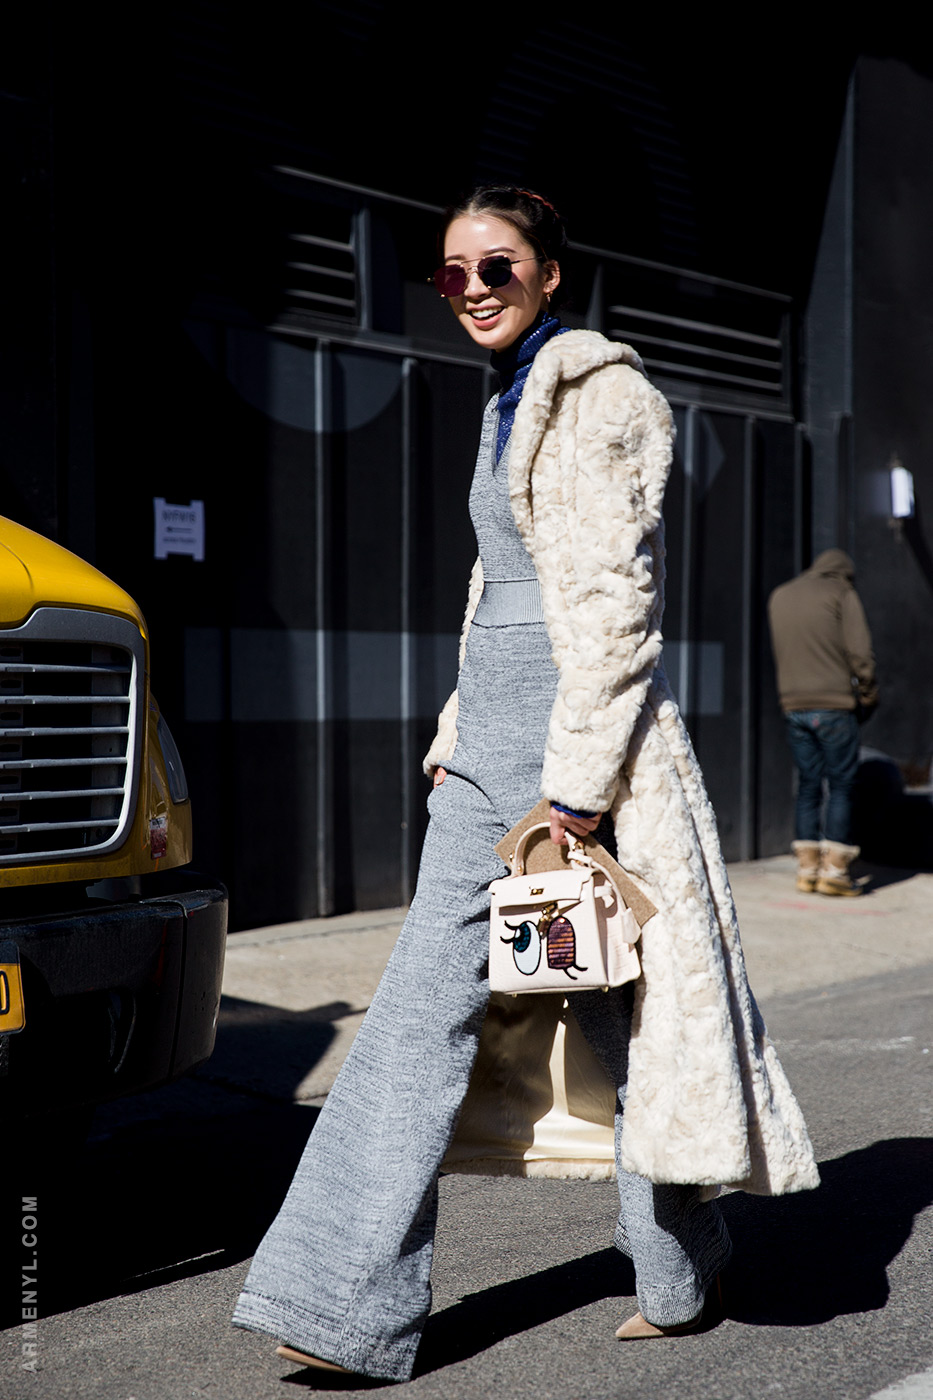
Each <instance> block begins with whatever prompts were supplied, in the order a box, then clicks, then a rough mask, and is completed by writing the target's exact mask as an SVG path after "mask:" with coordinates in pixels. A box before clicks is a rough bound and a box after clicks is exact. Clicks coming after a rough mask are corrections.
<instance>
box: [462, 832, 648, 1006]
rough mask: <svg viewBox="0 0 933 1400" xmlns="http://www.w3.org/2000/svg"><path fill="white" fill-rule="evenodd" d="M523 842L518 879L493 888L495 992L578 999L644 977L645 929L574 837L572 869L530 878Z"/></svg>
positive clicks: (523, 841) (515, 865)
mask: <svg viewBox="0 0 933 1400" xmlns="http://www.w3.org/2000/svg"><path fill="white" fill-rule="evenodd" d="M542 825H543V826H544V827H545V828H546V827H547V823H539V824H536V825H534V826H531V827H529V828H528V829H527V830H526V831H525V832H524V833H523V834H522V836H521V838H520V840H519V841H518V843H517V845H516V847H515V853H514V856H513V857H512V872H513V873H512V874H511V875H507V876H504V877H503V878H502V879H501V880H493V882H492V884H491V885H490V886H489V894H490V898H491V906H490V911H489V986H490V989H491V990H492V991H494V992H511V993H512V994H513V995H514V994H517V993H519V992H565V993H566V992H572V991H583V990H589V989H592V988H594V987H605V988H607V987H619V986H621V985H622V983H623V982H631V981H633V980H634V979H635V978H636V977H637V976H638V975H639V973H640V972H641V964H640V962H639V959H638V953H637V951H636V949H635V944H636V943H637V942H638V939H639V938H640V936H641V929H640V928H639V926H638V923H637V922H636V920H635V916H634V914H633V913H632V911H631V909H629V908H628V906H627V905H626V903H625V900H624V899H623V897H622V895H621V893H620V892H619V889H618V887H617V885H616V883H615V881H614V880H613V879H612V877H611V875H610V874H609V872H608V871H607V870H606V869H605V868H604V867H603V866H601V865H600V864H599V863H598V862H597V861H595V860H594V859H593V858H592V857H591V856H588V855H586V853H585V852H584V848H583V846H582V844H581V843H580V842H579V841H577V840H576V838H575V837H574V835H573V833H572V832H569V831H568V832H567V840H568V843H570V853H569V859H570V865H569V866H568V867H564V868H563V869H560V870H539V871H536V872H535V873H533V874H526V873H525V847H526V845H527V842H528V839H529V837H530V836H531V835H532V833H533V832H536V831H540V830H541V829H542Z"/></svg>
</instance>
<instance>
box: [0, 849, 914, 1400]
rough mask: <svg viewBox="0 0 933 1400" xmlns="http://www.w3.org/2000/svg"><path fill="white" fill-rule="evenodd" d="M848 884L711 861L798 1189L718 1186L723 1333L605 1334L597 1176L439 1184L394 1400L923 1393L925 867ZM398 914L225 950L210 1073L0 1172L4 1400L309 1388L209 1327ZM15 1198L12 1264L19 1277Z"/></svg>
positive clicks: (864, 1399) (822, 1397)
mask: <svg viewBox="0 0 933 1400" xmlns="http://www.w3.org/2000/svg"><path fill="white" fill-rule="evenodd" d="M862 873H863V874H864V875H866V876H867V875H869V874H870V876H871V880H870V883H868V885H867V886H866V891H865V893H864V895H863V896H862V897H860V898H858V899H844V900H843V899H840V900H831V899H827V898H825V897H820V896H807V895H801V894H798V893H797V892H796V890H795V889H794V883H793V863H792V861H791V860H790V858H789V857H778V858H776V859H773V860H766V861H760V862H753V863H750V864H746V865H740V866H734V867H732V869H731V871H730V874H731V877H732V881H733V888H734V891H735V895H736V901H737V904H738V907H739V913H740V920H741V924H742V933H743V943H744V946H745V951H746V959H747V963H748V967H749V974H750V978H751V981H752V985H753V987H754V988H755V991H756V994H757V996H758V999H759V1002H760V1003H761V1005H762V1009H763V1011H764V1014H765V1018H766V1020H767V1021H768V1024H769V1028H770V1030H771V1033H772V1036H773V1037H774V1039H775V1041H776V1042H777V1045H778V1050H779V1053H780V1055H781V1058H782V1061H783V1063H784V1065H785V1068H786V1069H787V1071H788V1074H789V1076H790V1079H791V1082H792V1084H793V1086H794V1088H795V1091H796V1093H797V1095H798V1097H799V1099H800V1101H801V1104H802V1106H803V1108H804V1112H805V1114H806V1117H807V1121H808V1125H809V1128H810V1133H811V1137H812V1138H813V1142H814V1146H815V1147H816V1150H817V1156H818V1158H819V1160H820V1164H821V1175H822V1185H821V1187H820V1189H819V1190H818V1191H815V1192H808V1193H804V1194H802V1195H799V1196H792V1197H786V1198H782V1199H764V1198H760V1197H749V1196H746V1195H744V1194H742V1193H728V1194H727V1195H725V1197H724V1198H723V1209H724V1212H725V1214H726V1216H727V1219H728V1223H729V1226H730V1229H731V1231H732V1234H733V1239H734V1241H735V1246H736V1253H735V1258H734V1261H733V1263H732V1265H731V1266H730V1269H729V1271H728V1275H727V1277H726V1280H725V1283H726V1312H727V1317H726V1320H725V1321H724V1322H723V1323H722V1324H721V1325H720V1326H718V1327H716V1328H714V1329H713V1330H711V1331H709V1332H706V1333H703V1334H701V1335H698V1336H695V1337H690V1338H682V1339H678V1340H676V1341H666V1342H662V1343H659V1344H656V1343H653V1344H647V1343H641V1344H628V1345H623V1344H621V1343H618V1342H616V1341H615V1340H614V1338H613V1332H614V1329H615V1327H616V1326H617V1325H618V1323H619V1322H620V1321H621V1320H622V1319H623V1318H624V1317H626V1316H628V1314H629V1313H630V1312H631V1311H633V1309H634V1303H633V1300H632V1297H631V1295H632V1292H633V1287H634V1283H633V1279H632V1276H631V1270H630V1267H629V1266H628V1265H627V1264H626V1263H625V1261H624V1260H621V1258H620V1257H619V1256H618V1255H617V1254H616V1253H615V1251H614V1250H613V1249H612V1248H611V1233H612V1225H613V1221H614V1214H615V1208H616V1206H615V1201H616V1196H615V1187H614V1185H613V1184H612V1183H598V1182H597V1183H573V1182H559V1181H538V1182H521V1181H510V1180H502V1179H488V1178H481V1177H454V1176H450V1177H445V1178H444V1179H443V1180H442V1182H441V1215H440V1224H439V1229H438V1241H437V1254H436V1262H435V1270H434V1283H435V1298H434V1310H433V1313H432V1317H431V1319H430V1321H429V1324H428V1327H427V1330H426V1333H425V1337H424V1341H423V1343H422V1348H421V1352H420V1354H419V1362H418V1369H417V1372H416V1376H415V1379H414V1380H413V1381H412V1382H410V1383H409V1384H408V1385H407V1386H406V1387H403V1388H402V1389H404V1391H405V1393H406V1394H407V1393H411V1394H412V1395H413V1396H417V1397H419V1400H420V1397H432V1398H433V1397H444V1400H454V1398H455V1397H464V1400H479V1397H493V1396H496V1397H498V1396H500V1395H505V1396H509V1397H512V1396H514V1397H526V1396H527V1397H534V1400H550V1397H554V1400H603V1397H606V1400H608V1397H614V1398H616V1397H617V1398H618V1400H628V1397H638V1398H639V1400H667V1397H674V1396H677V1397H678V1400H683V1397H694V1396H695V1397H704V1398H706V1397H713V1398H714V1400H733V1397H734V1398H735V1400H740V1398H741V1400H745V1398H746V1397H753V1396H754V1397H756V1400H757V1397H760V1396H778V1397H781V1400H850V1398H851V1400H868V1397H877V1396H881V1395H883V1396H884V1400H933V1333H931V1325H930V1317H931V1314H933V1270H931V1267H930V1264H931V1259H933V1209H931V1202H933V1100H931V1095H930V1084H931V1060H933V1016H931V1008H933V938H931V919H930V908H931V902H933V875H929V874H914V873H911V872H909V871H903V870H888V869H881V868H879V867H873V868H871V870H870V871H869V869H868V868H867V867H866V868H864V870H863V872H862ZM403 912H404V911H401V910H387V911H379V912H377V913H363V914H355V915H347V916H343V917H340V918H336V919H329V920H311V921H307V922H304V923H299V924H289V925H284V926H280V927H277V928H269V929H257V930H252V931H250V932H246V933H238V934H234V935H232V936H231V938H230V940H229V948H228V957H227V970H226V976H225V982H224V992H225V995H224V1003H223V1008H222V1016H221V1023H220V1026H219V1030H218V1040H217V1048H216V1051H215V1054H214V1057H213V1059H212V1060H211V1061H210V1063H209V1064H208V1065H206V1066H205V1067H204V1068H203V1069H202V1070H200V1071H198V1072H197V1073H196V1074H195V1075H194V1076H191V1077H189V1078H188V1079H187V1080H185V1081H182V1082H180V1083H179V1084H176V1085H172V1086H169V1087H168V1088H166V1089H163V1090H159V1091H157V1092H155V1093H152V1094H147V1095H141V1096H139V1097H137V1098H135V1099H131V1100H126V1101H124V1102H121V1103H117V1104H113V1105H110V1106H108V1107H107V1108H105V1109H102V1110H100V1111H99V1112H98V1115H97V1118H96V1121H95V1125H94V1127H93V1129H92V1133H91V1137H90V1140H89V1142H88V1144H87V1146H86V1147H85V1149H84V1150H83V1151H81V1152H79V1151H76V1150H74V1149H69V1148H68V1147H67V1144H63V1150H62V1154H61V1159H60V1160H59V1161H58V1162H57V1163H56V1167H57V1170H56V1171H55V1172H54V1173H52V1174H50V1176H49V1178H48V1179H45V1178H43V1179H41V1180H39V1181H38V1182H37V1183H35V1182H34V1183H33V1184H32V1186H30V1184H29V1183H26V1182H22V1183H19V1184H17V1187H16V1194H14V1193H13V1191H12V1189H11V1185H10V1184H9V1183H8V1185H7V1189H6V1191H5V1192H4V1195H3V1200H2V1209H3V1225H4V1234H3V1238H4V1240H6V1241H8V1242H9V1241H12V1244H8V1245H7V1246H6V1248H5V1250H4V1264H5V1265H6V1267H5V1269H4V1282H5V1283H6V1284H7V1285H9V1284H10V1281H11V1279H16V1278H18V1277H22V1278H23V1279H25V1278H27V1277H30V1278H37V1287H36V1291H37V1293H38V1312H39V1317H38V1321H37V1323H36V1328H35V1332H34V1333H33V1332H32V1331H30V1330H28V1328H27V1330H25V1331H24V1323H23V1319H22V1311H23V1308H22V1304H21V1298H20V1296H19V1290H20V1285H19V1283H17V1284H16V1288H15V1289H14V1290H13V1292H14V1293H15V1294H16V1296H15V1298H13V1299H12V1301H11V1299H10V1288H9V1287H7V1289H6V1298H5V1311H4V1314H3V1323H4V1326H5V1329H6V1330H5V1331H3V1332H2V1334H0V1397H3V1400H6V1397H10V1400H20V1397H26V1396H36V1397H40V1400H46V1397H48V1400H71V1397H85V1396H86V1397H95V1400H97V1397H99V1398H100V1400H175V1397H188V1396H198V1397H211V1398H212V1400H213V1397H217V1400H221V1397H222V1398H223V1400H241V1397H242V1400H246V1397H249V1400H257V1398H260V1397H266V1396H269V1397H272V1396H276V1395H283V1394H288V1393H289V1392H287V1391H283V1390H282V1388H281V1387H282V1385H283V1384H285V1385H290V1386H298V1387H302V1386H304V1387H306V1388H321V1381H320V1379H319V1378H318V1377H317V1376H316V1375H315V1374H313V1373H311V1372H307V1371H305V1370H304V1369H301V1370H297V1371H296V1370H295V1368H293V1367H291V1366H289V1364H288V1363H286V1362H282V1361H280V1360H279V1359H278V1358H277V1357H276V1356H275V1354H274V1349H273V1346H274V1344H273V1343H272V1342H271V1341H270V1340H269V1339H267V1338H264V1337H260V1336H257V1335H255V1334H253V1333H247V1332H243V1331H240V1330H237V1329H233V1328H231V1327H230V1325H229V1315H230V1311H231V1309H232V1306H233V1302H234V1300H235V1297H236V1294H237V1291H238V1289H239V1287H240V1285H241V1283H242V1280H243V1278H244V1276H245V1273H246V1269H247V1267H248V1262H249V1258H250V1256H251V1254H252V1252H253V1250H254V1248H255V1245H256V1243H257V1241H258V1239H259V1238H260V1237H261V1235H262V1233H263V1231H264V1229H265V1228H266V1225H267V1224H268V1222H269V1220H270V1219H271V1218H272V1216H273V1215H274V1213H275V1210H276V1209H277V1206H278V1204H279V1201H280V1200H281V1196H282V1194H283V1192H284V1190H285V1188H286V1186H287V1184H288V1181H289V1179H290V1176H291V1172H292V1170H293V1168H294V1164H295V1162H296V1160H297V1157H298V1155H299V1154H300V1152H301V1149H302V1147H303V1144H304V1141H305V1139H306V1137H307V1133H308V1130H309V1128H310V1127H311V1126H312V1124H313V1121H314V1118H315V1116H316V1112H317V1108H318V1107H319V1105H320V1104H321V1103H322V1102H323V1100H324V1097H325V1096H326V1094H327V1091H328V1088H329V1086H330V1084H331V1083H332V1082H333V1078H334V1075H335V1073H336V1071H337V1069H338V1068H339V1065H340V1063H341V1061H342V1059H343V1056H344V1054H345V1053H346V1050H347V1047H348V1045H349V1043H350V1041H351V1040H352V1037H353V1034H354V1033H355V1031H356V1028H357V1026H358V1025H359V1022H360V1020H361V1019H362V1016H363V1014H364V1012H365V1009H366V1006H367V1005H368V1002H369V999H370V997H371V995H372V991H373V989H374V987H375V985H376V983H377V982H378V979H379V975H380V973H381V970H382V967H383V965H384V963H385V960H386V958H387V956H388V954H389V952H390V950H391V947H392V943H393V941H394V938H395V936H396V934H397V932H398V928H399V926H400V924H401V920H402V917H403ZM33 1187H34V1188H35V1189H33ZM20 1190H21V1192H22V1194H19V1192H20ZM27 1194H29V1195H35V1197H36V1202H37V1204H36V1205H35V1206H34V1207H31V1212H32V1213H31V1215H30V1216H29V1219H34V1220H35V1224H34V1225H32V1226H30V1229H29V1232H28V1233H29V1235H30V1238H32V1237H35V1240H36V1241H37V1243H36V1244H34V1245H31V1246H30V1251H31V1255H32V1256H34V1257H36V1258H37V1259H38V1266H39V1267H38V1274H37V1275H36V1274H35V1273H33V1274H28V1273H26V1274H24V1273H22V1270H21V1269H20V1268H19V1266H20V1264H25V1263H26V1250H25V1247H24V1246H22V1245H21V1243H20V1239H21V1233H24V1232H20V1228H19V1227H20V1221H19V1217H20V1216H21V1215H22V1214H23V1211H24V1210H25V1209H26V1207H25V1206H24V1204H23V1199H22V1197H23V1196H24V1195H27ZM11 1224H12V1225H13V1226H15V1229H11V1228H10V1227H11ZM18 1251H22V1252H21V1253H19V1254H18ZM11 1254H12V1257H11ZM31 1346H34V1347H35V1350H34V1351H31V1350H29V1349H28V1348H29V1347H31ZM24 1348H26V1350H24ZM33 1360H34V1361H35V1369H29V1368H28V1367H26V1366H24V1362H31V1361H33ZM335 1384H336V1383H335V1382H327V1381H325V1382H324V1386H325V1388H327V1387H334V1386H335ZM891 1387H894V1389H893V1390H892V1389H890V1388H891ZM339 1388H341V1389H344V1390H347V1389H348V1387H347V1386H346V1385H343V1386H339ZM353 1388H354V1387H353V1386H352V1385H351V1386H350V1387H349V1391H350V1393H352V1392H353ZM375 1388H376V1389H387V1388H388V1387H386V1386H383V1385H378V1386H376V1387H375ZM393 1389H394V1387H393Z"/></svg>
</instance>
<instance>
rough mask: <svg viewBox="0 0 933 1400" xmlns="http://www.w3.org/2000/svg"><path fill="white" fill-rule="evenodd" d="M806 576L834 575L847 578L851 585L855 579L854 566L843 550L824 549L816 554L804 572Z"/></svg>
mask: <svg viewBox="0 0 933 1400" xmlns="http://www.w3.org/2000/svg"><path fill="white" fill-rule="evenodd" d="M806 572H807V573H808V574H834V575H836V576H837V577H841V578H847V579H848V580H849V582H850V583H851V582H852V580H853V579H854V578H855V565H854V564H853V562H852V560H851V559H850V558H849V555H848V554H846V552H845V550H844V549H824V550H823V553H822V554H818V555H817V556H816V558H815V559H814V561H813V563H812V564H811V565H810V567H809V569H807V571H806Z"/></svg>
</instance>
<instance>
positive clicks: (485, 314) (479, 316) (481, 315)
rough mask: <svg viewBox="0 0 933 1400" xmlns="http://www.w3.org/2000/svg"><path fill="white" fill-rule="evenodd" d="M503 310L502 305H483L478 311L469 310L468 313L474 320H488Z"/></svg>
mask: <svg viewBox="0 0 933 1400" xmlns="http://www.w3.org/2000/svg"><path fill="white" fill-rule="evenodd" d="M504 310H505V307H504V306H484V307H482V308H481V309H480V310H479V311H471V312H470V315H471V316H472V317H473V320H474V321H490V320H492V318H493V316H499V315H501V313H502V312H503V311H504Z"/></svg>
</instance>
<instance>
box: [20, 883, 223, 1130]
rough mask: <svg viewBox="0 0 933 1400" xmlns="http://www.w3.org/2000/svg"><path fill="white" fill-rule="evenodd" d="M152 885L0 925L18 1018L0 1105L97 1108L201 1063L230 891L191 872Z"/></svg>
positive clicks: (210, 1032)
mask: <svg viewBox="0 0 933 1400" xmlns="http://www.w3.org/2000/svg"><path fill="white" fill-rule="evenodd" d="M167 876H168V877H170V880H169V879H167V878H166V877H167ZM158 887H159V890H158V893H157V894H153V895H152V896H151V897H147V895H146V892H145V888H144V892H143V894H142V896H141V897H140V898H138V899H133V900H130V901H127V902H125V903H106V902H102V901H94V900H88V901H87V903H86V904H82V905H81V906H80V907H77V908H73V909H70V910H69V911H68V912H65V913H54V914H44V915H41V916H40V917H38V918H35V919H29V920H25V919H22V918H19V919H10V920H3V919H0V941H3V942H10V941H12V942H13V943H15V944H16V945H17V947H18V949H19V959H20V967H21V970H22V979H23V1001H24V1006H25V1015H26V1024H25V1027H24V1029H23V1030H22V1031H19V1032H18V1033H17V1034H15V1035H9V1036H2V1037H0V1041H2V1048H3V1052H4V1053H3V1057H2V1063H0V1105H2V1106H3V1107H4V1108H5V1109H9V1110H11V1111H16V1112H18V1113H25V1114H40V1113H44V1112H47V1111H48V1110H51V1109H59V1108H64V1107H74V1106H76V1105H80V1104H95V1103H102V1102H104V1101H105V1100H106V1099H111V1098H116V1097H117V1096H119V1095H121V1094H128V1093H135V1092H136V1091H138V1090H140V1089H151V1088H155V1087H156V1086H157V1085H159V1084H165V1083H167V1082H168V1081H169V1080H172V1079H175V1078H177V1077H178V1076H179V1075H180V1074H184V1073H185V1071H186V1070H190V1069H193V1068H195V1066H197V1065H199V1064H202V1063H203V1062H204V1061H205V1060H206V1059H207V1058H208V1057H209V1055H210V1053H211V1051H212V1049H213V1047H214V1033H215V1029H216V1025H217V1013H218V1010H219V1007H220V989H221V980H222V977H223V963H224V945H225V941H226V934H227V892H226V890H225V889H224V888H223V886H222V885H218V884H216V883H214V882H211V881H208V880H205V879H204V878H203V877H202V876H199V875H197V874H195V873H194V872H191V871H180V872H164V873H162V874H161V875H160V876H159V879H158ZM166 889H167V890H168V892H166Z"/></svg>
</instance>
